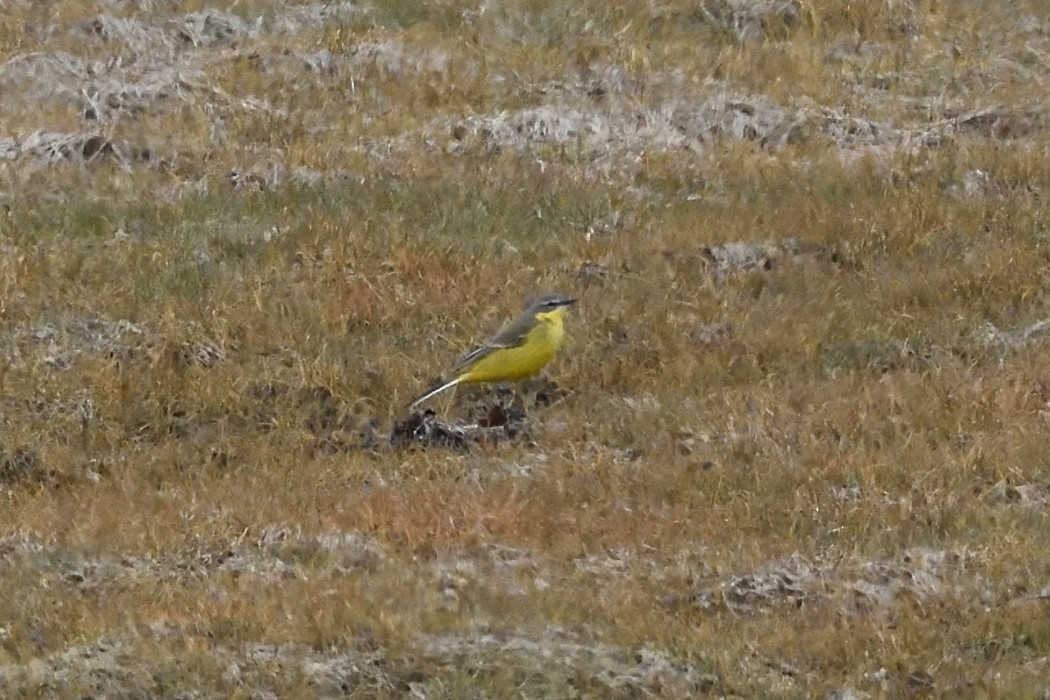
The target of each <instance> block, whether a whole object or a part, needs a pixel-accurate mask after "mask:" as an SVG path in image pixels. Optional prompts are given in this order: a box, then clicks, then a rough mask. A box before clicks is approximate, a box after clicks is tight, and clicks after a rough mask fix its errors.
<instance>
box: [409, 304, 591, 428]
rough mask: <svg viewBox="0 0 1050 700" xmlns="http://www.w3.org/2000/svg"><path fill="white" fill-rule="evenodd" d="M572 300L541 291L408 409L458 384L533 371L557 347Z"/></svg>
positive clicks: (517, 377)
mask: <svg viewBox="0 0 1050 700" xmlns="http://www.w3.org/2000/svg"><path fill="white" fill-rule="evenodd" d="M575 303H576V300H575V299H573V298H572V297H569V296H565V295H564V294H545V295H543V296H540V297H537V298H536V299H534V300H532V301H531V302H529V303H528V304H527V305H526V306H525V310H524V311H523V312H522V313H521V315H520V316H518V317H517V318H516V319H514V320H513V321H511V322H510V323H508V324H507V325H506V326H504V327H503V329H502V330H500V331H499V333H497V334H496V335H495V336H493V337H492V339H491V340H489V341H488V342H487V343H485V344H484V345H482V346H481V347H479V348H476V349H474V350H471V351H470V352H469V353H467V354H466V355H464V356H463V357H462V358H461V359H460V360H459V362H458V363H456V366H455V367H453V368H452V372H451V376H452V379H451V380H449V381H447V382H442V383H441V384H439V385H438V386H437V387H436V388H434V389H430V390H428V391H427V392H426V393H424V394H423V395H422V396H420V397H419V398H417V399H416V400H414V401H413V402H412V403H411V404H409V407H408V408H409V410H410V411H411V410H415V408H416V407H417V406H419V404H421V403H423V402H424V401H426V400H427V399H429V398H431V397H433V396H435V395H437V394H440V393H441V392H443V391H445V390H446V389H451V388H452V387H454V386H457V385H459V384H468V383H479V382H509V381H518V380H521V379H525V378H527V377H531V376H532V375H534V374H536V373H537V372H539V371H540V370H541V369H543V368H544V367H546V366H547V364H548V363H549V362H550V361H551V360H553V359H554V356H555V355H557V354H558V350H559V349H561V346H562V342H563V341H564V340H565V328H564V326H563V325H562V319H564V317H565V312H566V311H567V309H568V307H570V306H572V305H573V304H575Z"/></svg>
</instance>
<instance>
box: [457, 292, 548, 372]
mask: <svg viewBox="0 0 1050 700" xmlns="http://www.w3.org/2000/svg"><path fill="white" fill-rule="evenodd" d="M564 316H565V309H563V308H559V309H554V310H553V311H548V312H547V313H538V314H536V321H537V323H536V325H535V326H533V327H532V329H530V330H529V333H528V335H527V336H526V337H525V340H524V342H522V343H521V345H518V346H516V347H512V348H500V349H498V350H493V351H492V352H491V353H489V354H488V355H486V356H485V357H483V358H481V359H480V360H478V362H477V363H476V364H475V365H474V366H473V367H471V368H470V369H469V370H468V371H467V372H466V373H464V375H463V381H465V382H509V381H517V380H519V379H525V378H526V377H531V376H532V375H534V374H536V373H537V372H539V371H540V370H541V369H543V368H544V367H546V366H547V364H548V363H549V362H550V361H551V360H553V359H554V356H555V355H557V354H558V350H559V349H560V348H561V345H562V342H563V341H564V340H565V327H564V326H563V325H562V318H563V317H564Z"/></svg>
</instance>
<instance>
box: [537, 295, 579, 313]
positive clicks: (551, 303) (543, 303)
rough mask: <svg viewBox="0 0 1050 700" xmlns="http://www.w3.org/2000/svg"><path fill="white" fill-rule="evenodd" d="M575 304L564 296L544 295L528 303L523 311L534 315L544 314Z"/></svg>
mask: <svg viewBox="0 0 1050 700" xmlns="http://www.w3.org/2000/svg"><path fill="white" fill-rule="evenodd" d="M575 303H576V300H575V299H573V298H572V297H568V296H565V295H564V294H544V295H543V296H541V297H536V298H535V299H532V300H531V301H529V303H528V304H527V305H526V306H525V309H526V310H528V311H534V312H536V313H546V312H548V311H554V310H555V309H557V308H560V307H562V306H572V305H573V304H575Z"/></svg>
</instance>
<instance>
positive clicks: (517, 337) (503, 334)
mask: <svg viewBox="0 0 1050 700" xmlns="http://www.w3.org/2000/svg"><path fill="white" fill-rule="evenodd" d="M534 325H535V321H534V319H533V317H532V316H522V317H520V318H517V319H515V320H514V321H513V322H512V323H510V324H509V325H507V326H506V327H504V328H503V330H501V331H500V332H499V333H497V334H496V335H495V336H493V337H492V339H491V340H489V342H487V343H485V344H484V345H482V346H481V347H478V348H474V349H473V350H471V351H470V352H468V353H467V354H466V355H464V356H463V357H461V358H460V360H459V362H457V363H456V367H455V369H453V370H452V374H453V376H455V375H457V374H460V373H462V372H465V371H466V370H467V369H468V368H469V367H470V366H471V365H473V364H475V363H476V362H479V361H481V360H482V359H483V358H485V357H488V356H489V355H491V354H492V353H493V352H495V351H496V350H504V349H506V348H516V347H519V346H520V345H521V344H522V343H524V342H525V338H527V337H528V335H529V331H530V330H532V328H533V326H534Z"/></svg>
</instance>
